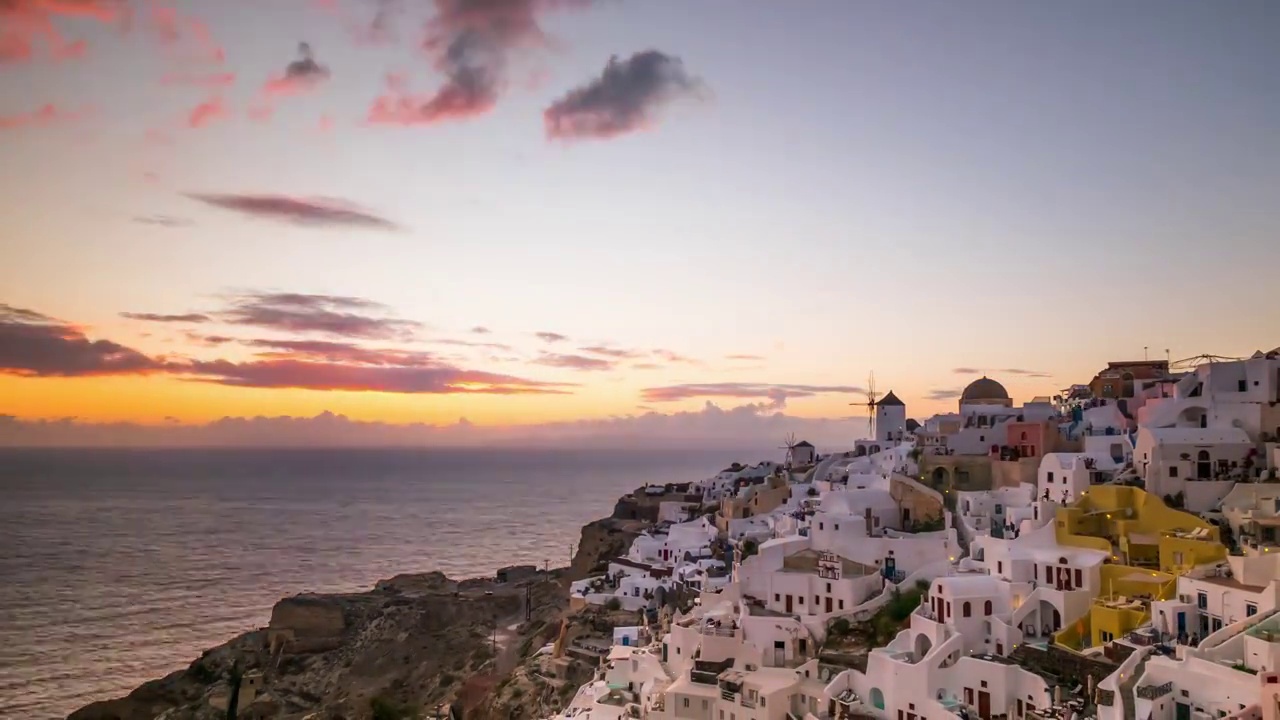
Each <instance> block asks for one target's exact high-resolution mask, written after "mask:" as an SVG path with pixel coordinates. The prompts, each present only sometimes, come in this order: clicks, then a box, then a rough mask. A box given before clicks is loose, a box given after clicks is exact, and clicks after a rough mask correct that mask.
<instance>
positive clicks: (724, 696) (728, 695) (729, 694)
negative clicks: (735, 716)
mask: <svg viewBox="0 0 1280 720" xmlns="http://www.w3.org/2000/svg"><path fill="white" fill-rule="evenodd" d="M734 694H735V693H734V692H733V691H732V690H721V691H720V699H721V700H728V701H729V702H733V696H734Z"/></svg>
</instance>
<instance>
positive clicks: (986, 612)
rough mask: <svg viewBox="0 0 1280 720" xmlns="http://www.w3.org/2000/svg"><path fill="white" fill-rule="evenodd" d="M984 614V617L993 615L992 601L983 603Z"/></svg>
mask: <svg viewBox="0 0 1280 720" xmlns="http://www.w3.org/2000/svg"><path fill="white" fill-rule="evenodd" d="M982 613H983V614H984V615H990V614H991V601H990V600H988V601H986V602H985V603H983V604H982Z"/></svg>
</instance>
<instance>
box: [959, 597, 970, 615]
mask: <svg viewBox="0 0 1280 720" xmlns="http://www.w3.org/2000/svg"><path fill="white" fill-rule="evenodd" d="M960 613H961V614H962V615H964V616H965V617H969V616H971V615H973V606H972V605H970V604H969V601H968V600H965V601H964V604H963V605H961V606H960Z"/></svg>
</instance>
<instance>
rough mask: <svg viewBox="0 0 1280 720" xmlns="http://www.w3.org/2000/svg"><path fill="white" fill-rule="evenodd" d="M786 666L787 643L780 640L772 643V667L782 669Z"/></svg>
mask: <svg viewBox="0 0 1280 720" xmlns="http://www.w3.org/2000/svg"><path fill="white" fill-rule="evenodd" d="M786 664H787V643H786V642H784V641H782V640H774V641H773V666H774V667H782V666H783V665H786Z"/></svg>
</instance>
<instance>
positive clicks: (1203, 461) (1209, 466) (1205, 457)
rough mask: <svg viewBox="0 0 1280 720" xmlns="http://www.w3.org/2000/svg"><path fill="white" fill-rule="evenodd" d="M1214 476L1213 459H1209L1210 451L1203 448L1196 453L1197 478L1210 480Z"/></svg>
mask: <svg viewBox="0 0 1280 720" xmlns="http://www.w3.org/2000/svg"><path fill="white" fill-rule="evenodd" d="M1211 477H1213V461H1212V460H1210V459H1209V451H1208V450H1201V451H1200V452H1198V453H1196V478H1198V479H1200V480H1208V479H1209V478H1211Z"/></svg>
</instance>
